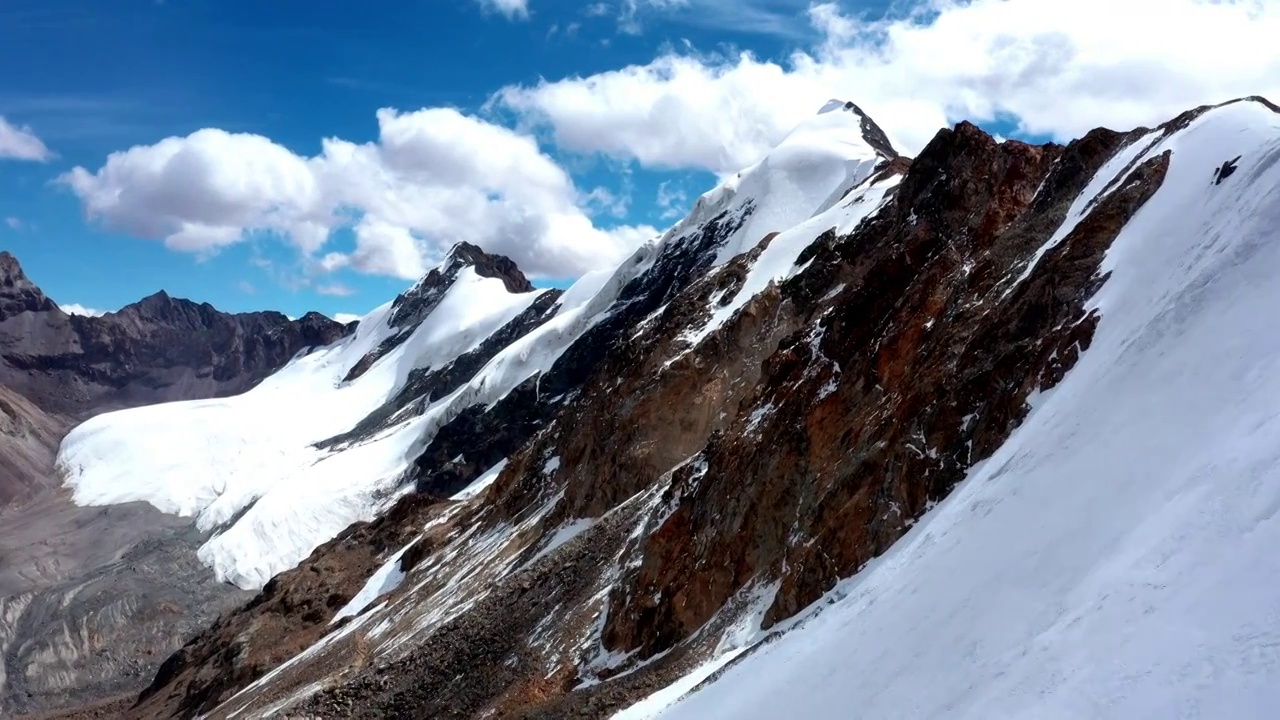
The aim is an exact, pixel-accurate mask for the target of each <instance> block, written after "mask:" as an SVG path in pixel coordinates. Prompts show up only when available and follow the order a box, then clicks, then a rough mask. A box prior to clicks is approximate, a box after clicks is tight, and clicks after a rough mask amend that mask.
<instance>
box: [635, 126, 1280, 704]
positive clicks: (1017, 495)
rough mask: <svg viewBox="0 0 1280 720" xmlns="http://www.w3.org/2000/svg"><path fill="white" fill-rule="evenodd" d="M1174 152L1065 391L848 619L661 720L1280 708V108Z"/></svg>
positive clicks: (1170, 143) (854, 584)
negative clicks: (1226, 170)
mask: <svg viewBox="0 0 1280 720" xmlns="http://www.w3.org/2000/svg"><path fill="white" fill-rule="evenodd" d="M1165 149H1171V150H1172V151H1173V154H1172V159H1171V166H1170V170H1169V173H1168V176H1167V178H1166V180H1165V182H1164V184H1163V186H1162V187H1161V189H1160V190H1159V191H1158V192H1157V193H1156V194H1155V196H1154V197H1153V198H1152V199H1151V200H1150V201H1149V202H1148V203H1147V205H1146V206H1144V207H1143V208H1142V209H1141V210H1140V211H1139V212H1138V214H1137V215H1136V216H1135V217H1134V219H1133V220H1132V221H1131V222H1130V223H1129V225H1128V226H1127V227H1126V228H1124V230H1123V231H1122V232H1121V234H1120V236H1119V238H1118V239H1117V240H1116V242H1115V243H1114V245H1113V246H1112V248H1111V250H1110V252H1109V253H1108V255H1107V258H1106V262H1105V267H1104V270H1106V271H1110V272H1112V273H1113V275H1112V276H1111V278H1110V279H1109V280H1108V282H1107V283H1106V284H1105V285H1104V286H1103V288H1102V289H1101V291H1100V292H1099V293H1098V295H1097V296H1096V297H1095V298H1094V300H1093V303H1092V304H1093V306H1095V307H1097V308H1098V309H1099V310H1100V311H1101V313H1102V321H1101V323H1100V325H1099V327H1098V331H1097V335H1096V337H1095V339H1094V341H1093V344H1092V346H1091V347H1090V349H1089V350H1088V351H1087V352H1085V353H1084V354H1083V356H1082V357H1081V359H1080V361H1079V362H1078V364H1077V365H1076V367H1075V368H1074V369H1073V370H1072V371H1071V372H1070V373H1069V374H1068V375H1067V377H1066V379H1065V380H1064V381H1063V382H1062V383H1061V384H1060V385H1059V386H1057V387H1056V388H1055V389H1054V391H1053V392H1051V393H1048V394H1045V395H1042V396H1041V397H1040V398H1039V399H1038V401H1037V403H1036V405H1035V408H1034V410H1033V412H1032V414H1031V415H1030V416H1029V417H1028V418H1027V420H1026V422H1025V423H1024V424H1023V425H1022V426H1021V427H1020V428H1019V429H1018V430H1017V431H1015V433H1014V434H1013V436H1012V437H1011V438H1010V439H1009V441H1008V442H1007V443H1005V445H1004V446H1003V447H1001V448H1000V449H999V450H998V451H997V452H996V453H995V455H994V456H993V457H991V458H990V459H989V460H988V461H987V462H985V463H982V464H980V466H978V467H976V468H975V469H974V470H973V471H972V472H971V473H970V476H969V478H968V479H967V480H966V481H965V482H964V483H963V484H962V485H961V486H960V487H959V488H957V490H956V491H955V492H954V493H953V494H952V495H951V496H950V497H949V498H948V499H946V500H945V501H944V502H942V503H940V504H939V505H938V506H937V507H936V508H935V509H933V510H932V511H931V512H930V513H929V514H927V515H926V516H925V518H924V519H923V520H922V521H921V522H920V523H919V524H917V525H916V526H915V527H914V528H913V529H912V530H911V531H910V533H909V534H908V535H907V536H906V537H905V538H903V540H901V541H899V542H898V543H897V544H896V545H895V546H894V547H893V548H891V549H890V551H889V552H888V553H887V554H886V555H885V556H883V557H882V558H881V559H880V560H878V561H877V562H874V563H872V564H871V565H870V566H869V567H868V568H867V569H865V570H864V571H863V572H862V573H860V574H859V575H857V576H855V577H854V578H852V579H850V580H849V581H846V582H845V583H843V584H842V585H841V586H840V587H839V588H837V590H836V591H835V592H834V593H833V597H835V598H838V600H837V601H836V602H835V604H834V605H830V606H825V610H823V611H822V612H821V613H820V614H818V615H817V616H816V617H813V618H812V619H811V620H809V621H808V623H807V624H805V625H803V626H801V627H800V628H798V629H796V630H793V631H792V632H790V633H789V634H787V635H784V636H783V637H781V638H780V639H778V640H777V641H776V642H773V643H770V644H766V645H762V646H761V647H759V648H758V649H757V651H756V652H755V653H754V654H753V655H751V656H749V657H746V658H744V659H742V660H741V661H740V662H739V663H738V664H737V665H735V666H734V667H732V668H730V669H728V670H727V671H726V672H725V674H724V675H723V676H721V677H720V678H719V679H718V680H716V681H715V682H713V683H711V684H709V685H708V686H706V687H704V688H703V689H701V690H699V691H698V692H696V693H694V694H692V695H690V696H687V697H686V699H684V700H682V701H681V702H680V703H678V704H676V705H675V706H673V707H671V708H670V709H669V710H667V711H666V712H665V713H664V714H662V715H661V716H660V717H663V718H665V719H667V720H683V719H685V718H689V719H695V718H696V719H697V720H715V719H716V718H734V719H744V720H753V719H756V718H761V719H763V718H779V717H804V718H837V717H839V718H843V717H850V716H856V717H866V718H881V717H894V718H973V719H975V720H978V719H981V720H987V719H989V718H1026V717H1035V718H1046V719H1055V718H1062V719H1064V720H1065V719H1067V718H1082V717H1108V718H1111V717H1115V718H1121V717H1123V718H1172V717H1183V718H1193V717H1194V718H1269V717H1274V716H1275V713H1276V709H1277V708H1280V554H1277V553H1276V551H1275V550H1276V548H1277V547H1280V410H1278V409H1277V408H1280V333H1277V332H1276V330H1275V324H1274V318H1275V317H1276V316H1277V314H1280V283H1277V282H1276V277H1277V276H1280V162H1277V161H1278V160H1280V116H1278V115H1276V114H1274V113H1272V112H1271V111H1269V110H1268V109H1266V108H1265V107H1263V106H1261V105H1260V104H1256V103H1252V102H1245V103H1238V104H1234V105H1230V106H1227V107H1224V108H1221V109H1217V110H1213V111H1211V112H1209V113H1208V114H1206V115H1204V116H1202V117H1201V118H1199V119H1197V120H1196V121H1194V122H1193V123H1192V124H1191V125H1190V126H1189V127H1188V128H1187V129H1186V130H1183V131H1180V132H1178V133H1175V134H1174V135H1173V136H1172V137H1170V138H1167V139H1164V140H1162V141H1160V142H1159V143H1158V144H1157V145H1155V146H1154V147H1152V148H1150V149H1147V150H1145V152H1144V156H1146V157H1151V156H1153V155H1154V154H1156V153H1160V152H1162V151H1163V150H1165ZM1237 155H1240V156H1242V158H1241V160H1240V162H1239V166H1238V167H1239V169H1238V170H1237V171H1236V173H1235V174H1233V175H1232V176H1231V177H1230V178H1229V179H1228V180H1226V181H1225V182H1224V183H1222V184H1221V185H1219V186H1215V185H1214V184H1213V183H1212V180H1213V172H1214V169H1215V168H1216V167H1218V166H1220V165H1221V164H1222V162H1223V161H1224V160H1229V159H1232V158H1234V157H1236V156H1237ZM1107 180H1110V178H1107Z"/></svg>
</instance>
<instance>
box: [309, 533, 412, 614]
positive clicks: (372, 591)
mask: <svg viewBox="0 0 1280 720" xmlns="http://www.w3.org/2000/svg"><path fill="white" fill-rule="evenodd" d="M414 542H417V541H416V540H415V541H414ZM411 547H413V543H412V542H411V543H409V544H408V545H405V546H404V547H402V548H400V550H399V551H397V552H396V554H395V555H392V556H391V557H390V558H389V559H388V560H387V561H386V562H385V563H383V564H382V567H380V568H378V569H377V570H375V571H374V573H373V575H370V576H369V579H368V580H367V581H366V582H365V584H364V587H362V588H360V592H358V593H356V594H355V597H353V598H351V601H350V602H348V603H347V604H346V605H343V606H342V609H341V610H339V611H338V613H337V614H336V615H334V616H333V619H332V620H330V621H329V624H330V625H332V624H333V623H336V622H338V621H339V620H341V619H342V618H344V617H353V616H355V615H359V614H360V613H361V612H363V611H364V609H365V608H367V607H369V606H370V605H372V604H374V603H375V602H377V600H378V598H380V597H382V596H383V595H386V594H387V593H389V592H391V591H392V590H395V589H396V588H397V587H400V583H401V582H403V581H404V576H405V573H404V571H403V570H401V569H400V558H402V557H404V553H405V551H406V550H408V549H409V548H411Z"/></svg>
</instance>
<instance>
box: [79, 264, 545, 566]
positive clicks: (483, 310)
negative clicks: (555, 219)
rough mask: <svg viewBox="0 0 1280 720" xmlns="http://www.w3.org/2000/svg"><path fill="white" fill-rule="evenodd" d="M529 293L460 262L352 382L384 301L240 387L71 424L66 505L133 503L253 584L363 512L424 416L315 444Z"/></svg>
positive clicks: (517, 306)
mask: <svg viewBox="0 0 1280 720" xmlns="http://www.w3.org/2000/svg"><path fill="white" fill-rule="evenodd" d="M537 295H538V293H522V294H513V293H509V292H507V290H506V289H505V287H503V284H502V282H501V281H500V280H496V279H492V278H486V277H481V276H479V275H477V274H476V273H475V271H474V270H473V269H471V268H465V269H463V270H462V271H461V272H459V274H458V276H457V279H456V281H455V282H454V283H453V285H452V286H451V287H450V288H449V289H448V292H447V293H446V294H445V297H444V298H443V300H442V301H441V302H440V304H439V306H438V307H436V308H435V310H434V312H432V313H431V315H430V316H429V317H428V318H427V319H426V320H424V321H423V322H422V323H421V324H420V325H419V326H418V327H417V328H416V329H414V330H413V333H412V335H411V337H409V339H408V340H407V341H406V342H404V343H403V344H402V345H400V346H399V347H397V348H396V349H395V350H394V351H393V352H391V353H389V354H388V355H386V356H385V357H382V358H380V359H379V360H378V361H377V362H376V363H375V364H374V365H373V366H372V368H370V370H369V371H368V372H367V373H365V374H364V375H362V376H361V377H359V378H357V379H356V380H354V381H352V382H345V383H344V382H343V377H344V376H345V375H346V374H347V372H348V371H349V370H350V368H351V367H352V366H353V365H354V364H355V363H356V362H358V361H359V360H360V359H361V358H363V357H364V356H365V355H366V354H368V353H369V352H371V351H372V350H374V349H375V348H376V347H378V345H379V344H380V343H381V342H382V341H383V340H385V339H386V338H388V337H390V336H391V335H392V334H394V332H395V330H394V329H393V328H390V327H389V326H388V318H389V315H390V313H391V304H390V303H388V304H387V305H384V306H383V307H380V308H378V309H377V310H375V311H373V312H372V313H370V314H369V315H368V316H366V317H365V318H363V319H362V320H361V322H360V324H359V326H358V328H357V331H356V333H355V335H354V336H353V337H350V338H348V339H346V340H344V341H342V342H340V343H337V344H335V345H333V346H331V347H328V348H323V349H321V350H318V351H316V352H313V353H311V354H309V355H305V356H302V357H300V358H297V359H295V360H294V361H293V362H291V363H290V364H289V365H287V366H286V367H285V368H283V369H282V370H280V371H279V372H277V373H276V374H274V375H272V376H271V377H269V378H268V379H267V380H265V381H264V382H262V383H261V384H260V385H258V386H257V387H255V388H254V389H253V390H251V391H249V392H247V393H245V394H243V395H240V396H236V397H231V398H224V399H218V400H204V401H195V402H181V403H170V404H164V405H155V406H150V407H143V408H137V409H133V410H125V411H121V412H115V413H108V414H106V415H101V416H98V417H95V418H93V419H91V420H89V421H87V422H85V423H84V424H83V425H81V426H80V427H78V428H76V429H75V430H74V431H73V432H72V433H71V434H70V435H68V437H67V438H66V440H65V441H64V442H63V445H62V448H61V450H60V452H59V457H58V463H59V466H60V467H62V468H63V469H64V471H65V472H66V476H67V484H68V486H70V487H71V488H72V489H73V491H74V497H75V500H76V502H77V503H80V504H83V505H107V504H114V503H124V502H132V501H145V502H149V503H151V504H152V505H154V506H156V507H157V508H159V509H160V510H163V511H165V512H170V513H176V514H179V515H184V516H195V517H196V520H197V524H198V526H199V527H200V528H201V529H203V530H212V529H215V528H217V529H218V533H217V534H216V535H215V536H214V537H213V538H212V539H211V540H210V541H209V542H208V543H206V544H205V545H204V546H203V547H202V548H201V550H200V557H201V559H202V560H203V561H204V562H205V563H207V564H209V565H210V566H211V567H212V568H213V569H214V570H215V572H216V573H217V574H218V576H219V578H222V579H226V580H229V581H231V582H234V583H235V584H237V585H240V586H241V587H246V588H249V587H257V586H260V585H262V584H264V583H265V582H266V581H267V580H269V579H270V578H271V577H272V576H273V575H275V574H276V573H277V572H280V571H281V570H284V569H286V568H289V567H292V566H293V565H295V564H296V563H297V562H298V561H300V560H301V559H302V558H304V557H306V556H307V554H309V553H310V552H311V550H313V549H314V548H315V547H316V546H317V545H319V544H321V543H322V542H324V541H326V540H328V539H330V538H332V537H333V536H334V535H336V534H337V533H338V532H339V531H340V530H342V529H343V528H345V527H347V526H348V525H350V524H351V523H352V522H355V521H357V520H365V519H370V518H371V517H372V516H373V514H374V513H375V512H376V511H377V509H378V508H379V507H381V506H382V504H383V502H385V498H384V497H383V496H384V495H385V494H386V493H388V492H391V491H394V490H395V487H396V485H397V481H398V479H399V476H400V475H401V474H402V473H403V472H404V470H405V468H406V467H407V466H408V464H409V463H410V462H412V461H413V459H414V453H413V449H414V448H415V447H417V446H418V443H420V442H421V435H422V432H421V431H422V429H423V427H424V426H425V425H427V424H428V423H429V421H430V418H415V419H413V420H410V421H408V422H405V423H403V424H401V425H400V426H397V427H396V428H394V429H393V430H392V431H390V432H387V433H384V434H382V435H380V436H378V437H376V438H374V439H372V440H371V441H370V442H367V443H364V444H360V445H356V446H354V447H351V448H349V449H347V450H345V451H343V452H332V451H326V450H321V449H318V448H317V447H315V445H316V443H319V442H322V441H324V440H326V439H328V438H331V437H333V436H335V435H337V434H340V433H342V432H345V431H347V430H349V429H351V427H352V426H354V425H355V424H356V423H357V422H359V421H360V420H361V419H363V418H364V417H365V416H367V415H368V414H369V413H371V412H373V411H374V410H375V409H376V408H378V407H379V406H380V405H381V404H382V403H383V402H385V401H386V400H387V399H388V398H390V397H391V396H392V395H393V394H394V393H395V392H396V391H397V390H398V389H399V388H400V387H401V386H403V385H404V383H405V381H406V379H407V377H408V374H409V372H410V371H411V370H413V369H414V368H418V367H436V366H439V365H442V364H444V363H447V362H449V361H450V360H452V359H453V358H454V357H456V356H457V355H459V354H461V353H464V352H466V351H468V350H470V349H471V348H473V347H475V346H476V345H477V344H478V343H479V342H481V341H482V340H483V339H484V338H485V337H487V336H488V335H489V334H491V333H492V332H493V331H494V330H496V329H498V328H499V327H501V326H502V325H504V324H506V323H507V322H508V321H510V320H511V318H513V317H515V316H516V315H518V314H519V313H520V312H521V311H523V310H524V309H525V308H527V307H528V306H529V304H530V303H532V302H533V300H534V299H535V298H536V297H537Z"/></svg>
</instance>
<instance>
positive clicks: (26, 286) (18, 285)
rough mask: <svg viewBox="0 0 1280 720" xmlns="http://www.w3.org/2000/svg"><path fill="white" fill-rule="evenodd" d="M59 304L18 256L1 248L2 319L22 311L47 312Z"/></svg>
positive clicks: (0, 310)
mask: <svg viewBox="0 0 1280 720" xmlns="http://www.w3.org/2000/svg"><path fill="white" fill-rule="evenodd" d="M56 307H57V306H56V305H55V304H54V302H53V301H52V300H50V299H49V298H48V297H47V296H46V295H45V294H44V291H42V290H41V289H40V288H39V287H37V286H36V284H35V283H33V282H31V279H30V278H28V277H27V274H26V273H25V272H23V270H22V265H21V264H20V263H19V262H18V258H16V257H14V256H13V253H10V252H9V251H7V250H0V320H4V319H5V318H8V317H11V316H13V315H17V314H18V313H22V312H47V311H50V310H53V309H55V308H56Z"/></svg>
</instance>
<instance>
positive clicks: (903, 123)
mask: <svg viewBox="0 0 1280 720" xmlns="http://www.w3.org/2000/svg"><path fill="white" fill-rule="evenodd" d="M809 21H810V23H811V24H812V25H813V27H814V28H815V29H816V31H817V32H818V33H819V34H820V35H821V39H820V40H819V41H818V42H817V44H816V46H815V47H812V48H810V49H808V50H806V51H802V52H796V53H794V54H793V55H791V56H790V57H789V58H787V59H786V60H785V61H783V62H775V61H770V60H761V59H757V58H755V57H753V56H751V55H749V54H741V55H735V56H705V55H696V54H689V53H683V54H682V53H675V52H672V53H669V54H666V55H663V56H661V57H658V58H656V59H655V60H653V61H652V62H650V63H648V64H646V65H635V66H630V67H626V68H623V69H620V70H616V71H612V72H605V73H601V74H597V75H592V76H589V77H580V78H569V79H565V80H560V81H555V82H542V83H540V84H538V85H536V86H532V87H510V88H506V89H504V90H503V91H501V92H500V93H499V94H498V95H497V96H495V100H494V102H496V103H500V104H504V105H506V106H507V107H509V108H512V109H515V110H517V111H518V112H520V113H522V114H523V116H524V117H525V119H526V122H530V123H535V124H541V125H545V126H548V127H550V128H551V129H552V130H553V131H554V137H555V140H556V142H557V143H559V144H560V145H562V146H563V147H565V148H568V149H573V150H577V151H585V152H598V153H604V154H607V155H610V156H614V157H620V158H634V159H636V160H638V161H640V162H641V163H642V164H643V165H646V166H651V167H696V168H704V169H708V170H711V171H713V172H716V173H721V174H723V173H729V172H734V171H736V170H738V169H740V168H741V167H744V166H746V165H749V164H751V163H753V162H755V161H756V160H758V159H759V158H760V157H761V156H762V155H763V154H764V153H765V152H767V151H768V149H769V148H771V147H772V146H773V145H774V144H776V143H777V142H778V141H779V140H780V139H781V137H782V136H784V135H785V134H786V133H787V132H788V131H789V130H790V129H791V128H792V127H794V126H795V125H796V123H797V122H799V121H800V120H802V119H803V118H804V117H806V116H808V115H810V114H812V113H813V112H814V111H816V109H817V108H818V107H820V106H821V105H822V104H823V102H825V101H826V100H827V99H828V98H831V97H839V98H847V99H850V100H854V101H855V102H858V103H859V104H860V105H861V106H862V107H863V108H864V109H866V110H867V111H868V113H869V114H871V115H872V116H873V117H874V118H876V120H877V122H878V123H879V124H880V125H882V126H883V127H884V129H885V130H886V131H887V132H888V133H889V134H890V135H891V136H892V137H893V138H894V140H895V141H896V142H898V143H899V144H900V145H901V147H902V149H903V150H904V151H907V152H916V151H918V150H919V149H920V148H921V147H923V145H924V144H925V143H926V142H928V140H929V139H930V138H931V137H932V136H933V135H934V134H935V133H936V131H937V129H938V128H939V127H942V126H944V125H947V124H950V123H951V122H954V121H957V120H960V119H965V118H967V119H972V120H976V121H979V122H982V121H991V120H993V119H995V118H997V117H1005V116H1012V117H1015V118H1017V119H1018V122H1019V123H1020V124H1021V130H1022V131H1023V132H1025V133H1036V134H1047V135H1051V136H1053V137H1055V138H1056V139H1060V140H1064V139H1069V138H1072V137H1076V136H1079V135H1080V134H1082V133H1084V132H1086V131H1087V130H1089V129H1091V128H1093V127H1096V126H1099V125H1107V126H1112V127H1116V128H1129V127H1133V126H1137V125H1152V124H1156V123H1159V122H1162V121H1164V120H1167V119H1169V118H1171V117H1173V116H1174V115H1176V114H1177V113H1179V112H1181V111H1182V110H1185V109H1188V108H1190V107H1193V106H1196V105H1199V104H1204V103H1210V102H1220V101H1223V100H1227V99H1230V98H1233V97H1238V96H1242V95H1251V94H1263V95H1271V96H1273V97H1277V96H1280V43H1276V42H1275V41H1274V38H1276V37H1280V3H1276V2H1271V1H1269V0H1071V1H1070V2H1068V1H1067V0H931V1H930V2H928V3H926V4H924V5H922V6H921V7H920V8H919V9H917V10H916V11H915V12H913V13H912V14H911V15H910V16H907V17H898V18H895V19H889V20H885V21H879V22H866V21H862V20H859V19H856V18H853V17H849V16H847V15H844V14H842V13H841V12H840V11H839V9H838V7H837V5H835V4H833V3H824V4H821V5H816V6H813V7H811V8H810V10H809Z"/></svg>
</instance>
